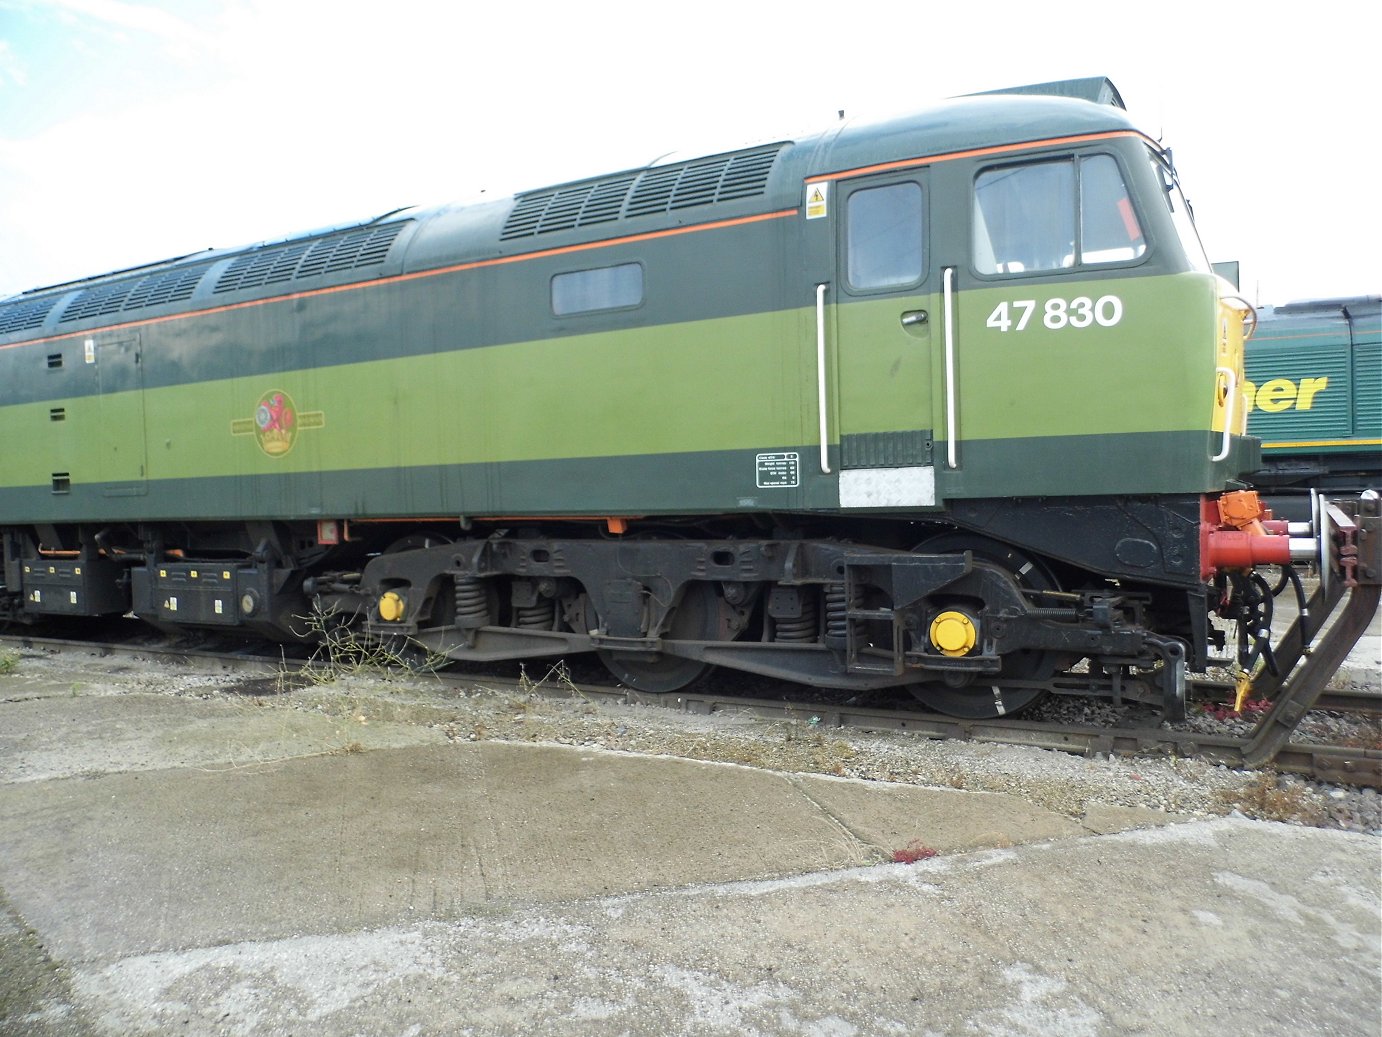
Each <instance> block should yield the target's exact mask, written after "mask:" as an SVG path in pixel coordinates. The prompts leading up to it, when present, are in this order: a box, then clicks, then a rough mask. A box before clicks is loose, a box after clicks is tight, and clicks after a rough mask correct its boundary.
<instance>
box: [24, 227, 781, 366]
mask: <svg viewBox="0 0 1382 1037" xmlns="http://www.w3.org/2000/svg"><path fill="white" fill-rule="evenodd" d="M798 212H800V210H799V209H782V210H780V211H778V212H765V213H759V214H758V215H756V216H740V217H737V218H735V219H732V220H716V221H714V222H713V223H698V224H695V225H694V226H690V227H673V228H671V229H669V230H654V231H648V232H647V233H645V234H630V235H627V236H625V237H622V238H606V239H604V240H601V241H587V242H582V243H581V244H579V245H565V246H563V247H561V248H548V249H543V250H541V251H539V252H522V253H519V254H518V255H513V256H498V257H496V258H494V259H477V260H474V261H472V262H469V263H455V264H453V265H451V266H441V267H436V268H435V269H432V270H418V271H416V272H414V273H411V274H394V275H393V276H392V277H380V278H377V279H375V280H372V281H355V282H353V283H351V284H338V285H333V286H331V287H329V288H313V289H310V290H308V291H305V292H294V293H292V294H291V295H275V296H272V297H270V298H268V299H251V300H249V301H247V302H235V303H228V304H227V305H225V306H213V307H211V308H209V309H205V310H191V311H189V312H187V313H170V314H169V315H168V316H166V317H152V318H148V319H145V320H133V321H127V322H125V323H124V324H107V325H105V326H104V327H100V328H87V329H85V330H83V331H69V332H65V333H63V334H59V335H48V336H45V337H44V338H31V339H26V340H24V341H23V342H10V343H8V344H6V345H3V346H0V349H13V348H14V347H16V346H34V345H38V344H40V343H43V342H61V341H63V340H64V339H73V338H81V337H82V336H83V335H97V334H101V333H103V332H108V331H123V330H125V329H127V328H147V327H152V326H154V325H156V324H167V323H168V322H170V321H177V320H188V319H190V318H193V317H209V316H211V315H212V314H215V313H230V312H231V311H233V310H243V309H247V308H249V307H251V306H265V305H268V304H269V303H279V302H293V301H295V300H297V299H311V298H314V297H316V296H321V295H334V294H336V293H337V292H354V291H359V290H361V289H364V288H375V287H378V286H379V285H386V284H399V283H401V282H404V281H417V280H420V279H422V278H426V277H441V276H443V275H445V274H456V273H461V272H463V271H466V270H479V269H482V268H483V267H488V266H503V265H505V264H508V263H526V262H527V261H528V260H530V259H546V258H548V257H549V256H563V255H570V254H574V253H577V252H589V251H591V250H592V249H600V248H611V247H613V246H615V245H626V244H629V243H631V242H638V241H653V240H656V239H657V238H670V237H676V236H678V235H681V234H695V233H699V232H700V231H705V230H722V229H724V228H726V227H739V226H744V225H747V224H750V223H762V222H764V221H766V220H780V219H782V218H784V217H787V216H795V215H796V214H797V213H798Z"/></svg>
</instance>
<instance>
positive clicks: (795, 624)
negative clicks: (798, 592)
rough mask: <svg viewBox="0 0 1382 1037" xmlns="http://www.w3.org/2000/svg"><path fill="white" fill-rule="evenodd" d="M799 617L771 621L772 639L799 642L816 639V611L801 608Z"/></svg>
mask: <svg viewBox="0 0 1382 1037" xmlns="http://www.w3.org/2000/svg"><path fill="white" fill-rule="evenodd" d="M803 611H804V612H805V613H806V614H805V615H803V616H801V617H800V618H799V619H779V620H775V621H774V622H773V640H774V641H785V642H791V643H795V644H800V643H802V642H805V641H814V640H815V639H816V611H815V609H803Z"/></svg>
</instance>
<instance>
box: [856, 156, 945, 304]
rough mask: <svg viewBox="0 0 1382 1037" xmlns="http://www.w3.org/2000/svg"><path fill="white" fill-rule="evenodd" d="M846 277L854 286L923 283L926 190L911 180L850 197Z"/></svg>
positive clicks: (889, 286)
mask: <svg viewBox="0 0 1382 1037" xmlns="http://www.w3.org/2000/svg"><path fill="white" fill-rule="evenodd" d="M845 228H846V230H845V252H846V256H847V262H846V276H847V277H848V279H849V287H850V288H853V289H856V290H865V291H867V290H870V289H882V288H905V287H908V286H910V285H916V284H920V283H921V280H922V274H923V272H924V271H925V269H926V268H925V266H924V265H923V264H924V256H923V250H922V238H921V235H922V191H921V185H920V184H918V183H914V182H912V181H905V182H903V183H897V184H887V185H884V186H882V187H869V188H865V189H863V190H860V191H855V192H854V193H853V194H851V195H850V196H849V202H848V205H847V211H846V216H845Z"/></svg>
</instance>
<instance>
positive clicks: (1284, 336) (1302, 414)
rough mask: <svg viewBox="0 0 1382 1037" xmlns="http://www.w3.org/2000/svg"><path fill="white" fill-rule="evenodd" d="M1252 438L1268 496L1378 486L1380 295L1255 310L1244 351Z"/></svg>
mask: <svg viewBox="0 0 1382 1037" xmlns="http://www.w3.org/2000/svg"><path fill="white" fill-rule="evenodd" d="M1246 361H1247V376H1248V384H1247V390H1248V402H1249V411H1248V430H1249V432H1251V434H1252V435H1254V436H1256V437H1258V438H1259V439H1261V440H1262V468H1261V470H1260V471H1257V472H1254V473H1253V475H1252V481H1253V483H1254V484H1255V485H1257V486H1258V487H1259V488H1260V489H1261V490H1262V491H1263V492H1265V493H1272V494H1292V493H1294V494H1297V495H1301V494H1305V493H1307V492H1308V491H1309V490H1311V489H1315V490H1322V491H1326V492H1331V493H1345V492H1357V491H1360V490H1365V489H1368V488H1374V489H1375V488H1377V487H1379V486H1382V296H1377V295H1369V296H1362V297H1357V298H1350V299H1311V300H1307V301H1304V302H1293V303H1291V304H1289V305H1287V306H1264V307H1262V308H1261V309H1260V310H1259V311H1258V325H1257V331H1256V333H1255V334H1254V335H1253V336H1252V338H1251V340H1250V341H1249V343H1248V345H1247V358H1246Z"/></svg>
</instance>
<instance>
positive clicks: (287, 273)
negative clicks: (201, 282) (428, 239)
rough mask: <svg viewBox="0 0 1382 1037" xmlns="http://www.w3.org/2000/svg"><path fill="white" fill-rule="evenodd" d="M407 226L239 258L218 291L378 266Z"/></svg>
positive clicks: (356, 232) (302, 243)
mask: <svg viewBox="0 0 1382 1037" xmlns="http://www.w3.org/2000/svg"><path fill="white" fill-rule="evenodd" d="M403 226H404V224H403V223H390V224H388V225H386V226H383V227H369V228H362V229H360V230H353V231H349V232H347V233H344V234H336V235H333V236H331V237H329V238H318V239H317V240H315V241H299V242H294V243H290V244H287V245H273V246H269V247H267V248H261V249H256V250H255V251H253V252H246V253H245V254H244V255H242V256H239V257H237V258H236V259H235V260H234V261H233V262H232V263H231V264H230V266H229V267H228V268H227V269H226V271H225V273H223V274H222V275H221V277H220V280H218V281H217V282H216V288H215V292H216V293H217V294H220V293H223V292H235V291H241V290H243V289H247V288H259V287H262V286H264V285H273V284H285V283H287V282H289V281H300V280H302V279H303V278H306V277H318V276H320V275H321V274H334V273H339V272H340V271H342V270H357V269H359V268H361V267H366V266H378V265H379V264H380V263H382V262H384V260H385V259H386V258H387V257H388V254H389V249H390V248H391V247H392V246H393V243H394V239H395V238H397V237H398V234H399V232H400V231H401V230H402V229H403Z"/></svg>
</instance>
